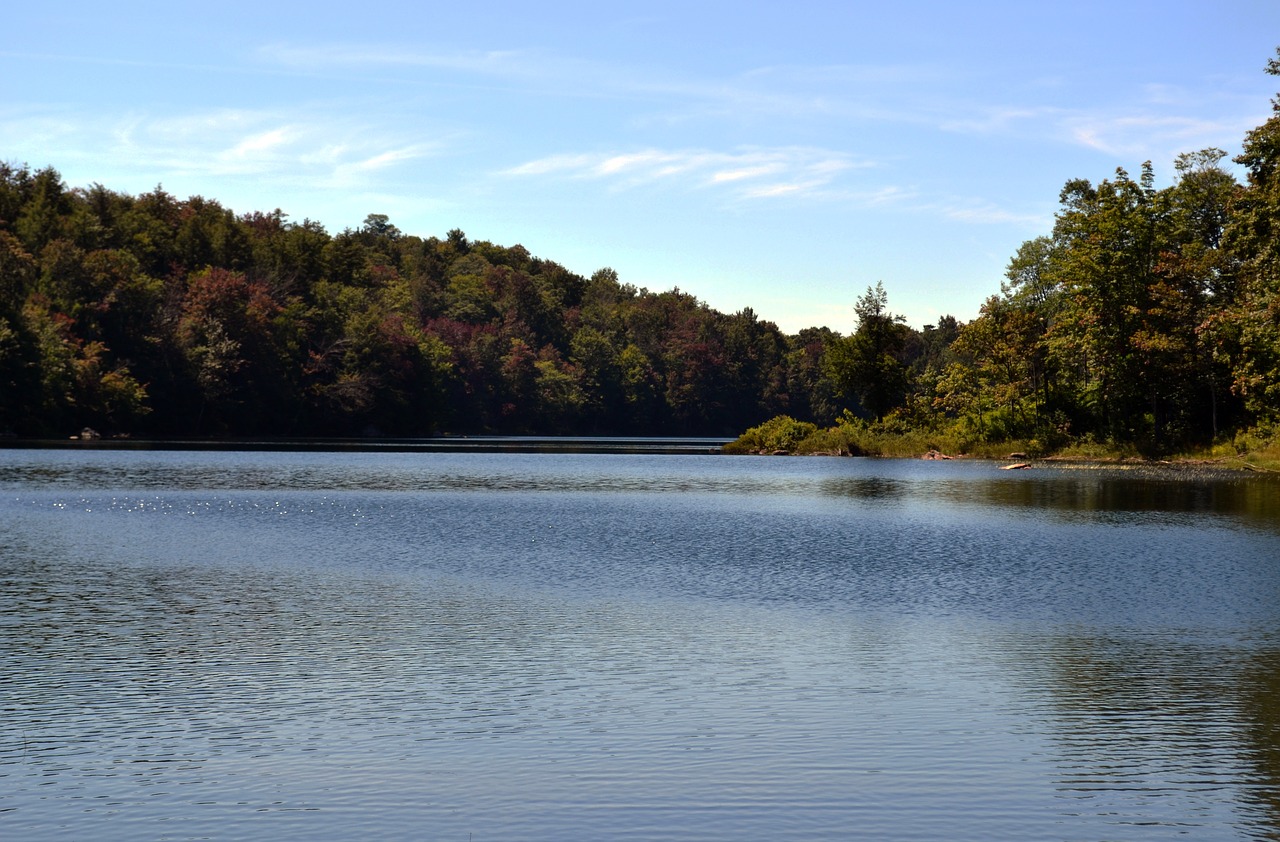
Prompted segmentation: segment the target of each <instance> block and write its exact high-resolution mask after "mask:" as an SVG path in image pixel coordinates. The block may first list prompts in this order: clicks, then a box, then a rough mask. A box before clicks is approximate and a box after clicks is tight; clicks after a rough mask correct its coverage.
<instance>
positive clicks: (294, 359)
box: [0, 164, 836, 437]
mask: <svg viewBox="0 0 1280 842" xmlns="http://www.w3.org/2000/svg"><path fill="white" fill-rule="evenodd" d="M829 339H830V334H829V333H828V332H827V331H823V330H813V331H805V332H803V333H802V334H801V335H800V336H796V337H787V336H784V335H783V334H782V333H781V332H780V331H779V330H778V328H777V327H776V326H775V325H773V324H771V323H769V322H765V321H761V320H760V319H758V318H757V317H756V315H755V314H754V313H753V312H751V311H750V310H749V309H748V310H744V311H743V312H740V313H735V314H732V315H725V314H723V313H719V312H716V311H715V310H713V309H711V308H709V307H707V306H706V305H704V304H702V303H701V302H699V301H698V300H697V299H696V298H694V297H693V296H691V295H688V294H685V293H682V292H680V291H678V290H673V291H669V292H661V293H653V292H649V291H647V290H642V289H637V288H635V287H634V286H631V285H628V284H625V283H622V282H620V281H619V279H618V277H617V274H616V273H615V272H613V271H612V270H609V269H602V270H600V271H598V272H596V273H595V274H594V275H592V276H591V277H590V278H585V277H582V276H580V275H577V274H574V273H573V272H570V271H568V270H567V269H565V268H564V267H563V266H561V265H559V264H557V263H555V262H553V261H550V260H543V259H540V258H537V257H534V256H532V255H531V254H530V253H529V252H528V251H527V250H526V249H524V248H523V247H521V246H518V245H516V246H511V247H506V248H504V247H501V246H496V245H493V244H492V243H488V242H473V241H471V240H468V238H467V237H466V236H465V234H464V233H463V232H462V231H458V230H454V231H450V232H449V233H448V234H447V236H446V237H445V238H444V239H438V238H435V237H430V238H426V239H422V238H420V237H417V236H411V235H407V234H404V233H402V232H401V231H399V230H398V229H397V228H396V227H395V226H394V225H392V224H391V223H390V221H389V220H388V219H387V217H386V216H384V215H380V214H371V215H369V216H368V217H367V219H366V220H365V222H364V224H363V225H362V226H361V227H360V228H359V229H358V230H345V231H342V232H341V233H338V234H330V233H328V232H327V231H325V229H324V227H323V226H321V225H319V224H317V223H315V222H311V221H307V220H304V221H302V222H291V221H289V220H288V218H287V217H286V216H285V214H283V213H282V212H280V211H278V210H277V211H274V212H271V213H261V212H254V213H248V214H245V215H236V214H235V213H233V212H232V211H231V210H229V209H227V208H225V207H223V206H222V205H220V204H219V203H218V202H217V201H216V200H213V199H206V198H203V197H199V196H195V197H190V198H188V199H186V200H180V199H177V198H175V197H174V196H171V195H169V194H168V193H166V192H165V191H164V190H163V189H161V188H157V189H155V190H154V191H152V192H150V193H146V194H143V195H139V196H131V195H125V194H122V193H119V192H115V191H112V190H110V189H108V188H106V187H103V186H101V185H97V184H95V185H92V186H90V187H88V188H84V189H68V188H67V186H66V185H65V184H64V183H63V181H62V179H61V177H60V176H59V174H58V173H57V172H56V171H55V170H54V169H52V168H46V169H41V170H38V171H34V172H33V171H31V170H30V169H29V168H28V167H26V166H15V165H3V164H0V432H3V433H7V434H14V435H20V436H53V435H56V436H60V437H65V436H67V435H68V434H73V433H76V432H78V431H80V430H81V428H83V427H90V428H93V429H94V430H96V431H100V432H101V433H102V434H103V435H108V436H110V435H125V434H127V435H134V436H176V435H181V436H247V435H271V436H359V435H383V436H421V435H431V434H436V433H449V432H451V433H507V434H518V433H537V434H644V435H662V434H678V435H688V434H734V433H737V432H739V431H741V430H742V429H743V428H744V427H746V426H748V425H750V424H755V423H758V422H760V421H761V420H762V419H764V418H768V417H769V416H770V415H773V414H777V413H791V414H795V415H798V416H801V417H805V418H815V419H825V420H830V419H832V418H834V416H835V412H836V406H835V403H834V398H833V395H832V388H831V386H830V384H829V383H828V381H827V380H826V379H825V377H824V375H823V368H822V359H823V351H824V348H825V347H826V343H827V342H828V341H829Z"/></svg>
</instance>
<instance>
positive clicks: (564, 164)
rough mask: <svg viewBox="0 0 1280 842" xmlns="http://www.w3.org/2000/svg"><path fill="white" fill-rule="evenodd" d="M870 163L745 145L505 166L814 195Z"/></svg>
mask: <svg viewBox="0 0 1280 842" xmlns="http://www.w3.org/2000/svg"><path fill="white" fill-rule="evenodd" d="M870 166H873V165H872V164H870V163H868V162H865V161H857V160H854V159H853V158H852V157H851V156H849V155H848V154H847V153H843V152H835V151H831V150H824V149H811V148H805V147H779V148H772V149H754V148H753V149H744V150H740V151H736V152H715V151H710V150H705V149H680V150H661V149H643V150H639V151H635V152H617V153H597V154H561V155H550V156H547V157H545V158H539V159H536V160H533V161H528V162H526V163H523V164H520V165H519V166H516V167H512V168H510V169H508V170H505V171H503V172H502V173H501V175H505V176H509V177H534V176H553V175H560V176H564V177H568V178H573V179H594V180H600V181H607V182H609V183H610V184H612V185H613V186H615V187H617V188H631V187H637V186H640V185H646V184H655V183H667V184H670V185H671V186H673V187H694V188H722V189H728V190H730V191H731V192H732V193H734V194H735V195H737V196H738V197H740V198H772V197H780V196H792V195H798V194H810V195H816V194H817V192H818V191H819V190H821V189H822V188H824V187H826V186H827V185H830V184H831V183H832V182H833V181H835V180H836V179H837V178H838V177H839V176H840V174H841V173H843V172H845V171H847V170H850V169H853V168H856V167H870Z"/></svg>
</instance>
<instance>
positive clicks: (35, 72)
mask: <svg viewBox="0 0 1280 842" xmlns="http://www.w3.org/2000/svg"><path fill="white" fill-rule="evenodd" d="M1278 45H1280V3H1278V2H1274V0H1214V2H1209V0H1198V1H1197V2H1190V0H1164V1H1163V2H1145V1H1144V0H1138V1H1136V2H1126V0H1111V2H1092V0H1083V2H1080V0H1077V1H1076V2H1072V3H1032V2H1027V0H1021V2H991V3H978V2H974V3H956V2H954V0H950V1H949V2H933V0H930V1H929V2H911V0H901V2H898V3H896V4H890V3H885V2H883V0H880V1H879V2H874V3H870V2H865V3H864V2H845V3H817V2H805V0H793V1H792V2H788V3H780V2H779V3H751V2H731V3H729V2H697V1H696V0H685V2H680V3H669V2H661V1H659V2H646V3H642V4H624V3H613V4H611V3H600V2H592V3H585V2H582V3H579V2H572V3H562V2H554V0H545V1H544V2H538V3H488V2H469V3H459V2H453V3H429V2H421V3H399V2H380V3H368V4H356V3H351V2H344V3H330V2H320V1H319V0H318V1H317V2H310V3H306V4H301V3H297V4H294V3H270V2H265V0H264V2H256V3H243V2H238V0H232V1H231V2H220V3H213V4H199V5H198V6H197V5H195V4H192V5H191V6H190V7H188V6H187V5H186V4H181V3H172V2H165V3H159V2H157V3H136V2H127V0H122V2H117V3H112V4H104V3H97V2H95V3H79V2H72V3H59V2H56V0H54V1H53V2H50V3H47V4H41V5H38V4H34V3H23V4H15V6H14V7H13V8H9V9H7V10H6V12H5V26H4V31H3V32H2V33H0V159H3V160H6V161H9V162H12V163H28V164H30V165H32V166H33V167H43V166H46V165H49V166H53V167H55V168H56V169H58V170H59V172H61V173H62V175H63V177H64V179H65V180H66V181H67V183H68V184H69V185H71V186H73V187H78V186H86V185H88V184H90V183H93V182H98V183H101V184H104V185H105V186H107V187H109V188H112V189H116V190H121V191H125V192H129V193H140V192H145V191H147V190H150V189H151V188H153V187H155V186H156V185H157V184H162V185H163V186H164V188H165V189H166V190H168V191H169V192H171V193H174V194H176V195H178V196H181V197H186V196H189V195H196V194H198V195H202V196H206V197H210V198H216V199H218V200H220V201H221V202H223V204H225V205H227V206H229V207H231V208H232V209H234V210H235V211H236V212H238V213H244V212H247V211H251V210H264V211H266V210H272V209H274V208H277V207H278V208H280V209H282V210H283V211H284V212H285V213H287V214H289V216H290V218H292V219H294V220H297V221H300V220H302V219H303V218H311V219H314V220H318V221H320V222H322V223H324V224H325V225H326V227H328V229H329V230H330V231H332V232H337V231H340V230H342V229H343V228H345V227H349V226H350V227H356V226H359V225H360V224H361V223H362V221H363V220H364V218H365V216H366V215H368V214H370V213H385V214H387V215H389V216H390V217H391V221H392V222H393V223H394V224H395V225H397V226H398V227H399V228H400V229H401V230H403V231H405V232H406V233H411V234H419V235H422V236H431V235H436V236H443V235H444V234H445V233H446V232H447V231H448V230H449V229H452V228H461V229H462V230H463V231H465V232H466V233H467V235H468V236H469V237H470V238H472V239H483V240H490V241H493V242H495V243H499V244H502V245H508V246H509V245H515V244H517V243H519V244H522V245H524V246H525V247H526V248H527V249H529V251H530V252H532V253H533V254H535V255H537V256H539V257H544V258H548V259H552V260H556V261H558V262H560V263H562V264H564V265H566V266H567V267H568V268H570V269H572V270H574V271H576V272H580V273H582V274H584V275H585V274H590V273H591V272H593V271H595V270H596V269H598V268H601V267H603V266H611V267H613V268H614V269H616V270H617V271H618V273H619V275H620V276H621V279H622V280H623V281H625V282H628V283H632V284H635V285H636V286H640V287H647V288H649V289H652V290H664V289H670V288H672V287H679V288H680V289H682V290H684V291H687V292H690V293H692V294H694V295H696V296H698V297H699V298H700V299H702V300H704V301H706V302H707V303H708V304H710V305H711V306H713V307H716V308H717V309H720V310H723V311H726V312H733V311H737V310H740V309H742V308H744V307H751V308H752V309H754V310H755V311H756V313H757V314H758V315H759V316H761V317H762V318H766V319H770V320H772V321H775V322H777V323H778V324H779V325H780V326H781V327H782V328H783V329H784V330H787V331H789V332H794V331H797V330H799V329H801V328H803V327H807V326H811V325H827V326H830V327H832V328H833V329H835V330H839V331H841V332H848V331H849V330H851V329H852V328H853V326H854V316H853V310H852V305H853V302H854V300H855V299H856V298H857V297H858V296H859V295H860V294H861V293H862V292H863V291H864V290H865V289H866V288H867V287H868V286H870V285H874V284H875V283H876V282H877V281H882V282H883V283H884V285H885V288H886V290H887V291H888V294H889V303H890V307H891V308H892V309H893V310H894V311H895V312H899V313H902V314H904V315H905V316H906V317H907V320H908V322H909V323H911V324H913V325H915V326H917V327H919V326H921V325H923V324H926V323H930V322H933V321H934V320H936V319H937V317H938V316H939V315H942V314H947V313H950V314H953V315H955V316H957V317H958V318H961V319H962V320H967V319H969V318H972V317H973V316H974V315H976V314H977V310H978V307H979V306H980V305H981V303H982V301H983V300H984V299H985V298H986V297H987V296H989V295H992V294H994V293H996V292H998V291H999V285H1000V281H1001V280H1002V277H1003V271H1004V267H1005V265H1006V264H1007V262H1008V259H1009V257H1010V256H1011V255H1012V254H1013V253H1014V251H1015V250H1016V249H1017V247H1018V246H1019V244H1021V243H1022V242H1023V241H1024V240H1027V239H1029V238H1031V237H1034V236H1037V235H1039V234H1043V233H1047V232H1048V230H1049V228H1050V226H1051V225H1052V220H1053V214H1054V211H1055V209H1056V205H1057V197H1058V192H1059V190H1060V189H1061V187H1062V185H1063V184H1064V183H1065V182H1066V181H1067V180H1068V179H1071V178H1088V179H1091V180H1094V181H1099V180H1102V179H1104V178H1108V177H1110V176H1112V175H1113V174H1114V171H1115V168H1116V167H1124V168H1126V169H1127V170H1129V171H1130V172H1131V173H1134V174H1136V173H1137V172H1138V171H1139V169H1140V167H1141V165H1142V162H1143V161H1146V160H1151V161H1152V162H1153V164H1154V165H1155V168H1156V174H1157V179H1158V181H1159V182H1160V183H1161V184H1164V183H1167V181H1168V179H1169V178H1170V177H1171V174H1172V171H1173V159H1174V157H1175V156H1176V155H1177V154H1178V153H1180V152H1184V151H1192V150H1196V149H1201V148H1204V147H1207V146H1217V147H1221V148H1223V149H1225V150H1227V151H1228V152H1229V153H1231V154H1232V155H1234V154H1236V153H1237V152H1238V151H1239V145H1240V141H1241V139H1242V138H1243V136H1244V133H1245V132H1246V131H1247V130H1248V129H1250V128H1252V127H1253V126H1256V125H1258V124H1259V123H1261V122H1262V121H1263V120H1265V119H1266V118H1267V117H1268V116H1269V115H1270V113H1271V105H1270V98H1271V97H1272V95H1273V94H1274V93H1275V92H1276V91H1277V89H1278V88H1280V80H1277V79H1275V78H1273V77H1270V76H1267V75H1266V74H1264V73H1263V71H1262V68H1263V66H1264V65H1265V63H1266V61H1267V59H1268V58H1270V57H1271V56H1272V55H1273V54H1274V52H1275V48H1276V47H1277V46H1278Z"/></svg>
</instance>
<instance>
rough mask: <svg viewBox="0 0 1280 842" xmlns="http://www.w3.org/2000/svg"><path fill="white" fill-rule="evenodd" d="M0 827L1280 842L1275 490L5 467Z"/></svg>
mask: <svg viewBox="0 0 1280 842" xmlns="http://www.w3.org/2000/svg"><path fill="white" fill-rule="evenodd" d="M0 581H2V582H3V588H2V590H0V838H2V839H5V840H41V839H93V840H102V841H105V840H145V839H166V840H186V839H224V838H225V839H230V838H235V839H264V840H265V839H270V840H285V839H299V840H301V839H322V838H323V839H426V840H437V839H438V840H457V841H458V842H463V840H474V842H480V840H513V839H530V840H579V839H582V840H594V839H610V840H613V839H617V840H631V839H637V840H639V839H646V840H648V839H699V840H704V839H705V840H717V839H723V840H756V839H759V840H789V839H806V840H813V839H876V840H942V839H945V840H991V839H1017V840H1103V839H1106V840H1168V839H1174V838H1186V839H1194V840H1217V839H1272V840H1274V839H1280V485H1277V484H1276V483H1274V482H1270V481H1268V480H1267V479H1266V478H1262V477H1228V476H1222V475H1212V474H1203V475H1195V476H1189V475H1186V474H1169V473H1160V472H1151V471H1137V470H1118V469H1105V470H1104V469H1083V468H1075V469H1073V468H1037V469H1035V470H1031V471H1021V472H1003V471H1000V470H998V469H997V467H996V466H995V465H992V464H989V463H981V462H915V461H891V460H869V459H827V458H813V459H801V458H794V459H783V458H777V459H774V458H753V457H725V456H709V455H678V456H674V455H647V454H604V455H602V454H537V453H478V452H437V453H423V452H420V453H397V452H375V453H361V452H344V453H314V452H293V453H280V452H185V451H168V452H157V451H110V450H0Z"/></svg>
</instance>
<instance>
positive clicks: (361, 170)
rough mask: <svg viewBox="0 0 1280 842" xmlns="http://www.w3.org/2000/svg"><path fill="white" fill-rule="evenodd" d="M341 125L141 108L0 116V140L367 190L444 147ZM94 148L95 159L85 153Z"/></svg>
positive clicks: (163, 166)
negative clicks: (160, 113) (100, 112)
mask: <svg viewBox="0 0 1280 842" xmlns="http://www.w3.org/2000/svg"><path fill="white" fill-rule="evenodd" d="M333 125H334V122H333V120H332V119H331V117H330V116H329V115H328V114H327V113H325V112H323V111H308V110H307V109H295V110H289V111H272V110H237V109H210V110H207V111H193V112H189V113H185V114H179V115H176V116H164V117H156V116H153V115H150V114H147V113H143V112H134V113H128V114H104V115H90V116H84V115H79V114H74V115H73V114H52V113H50V114H39V113H31V114H28V115H25V116H16V117H10V118H9V119H5V120H3V121H0V143H2V144H4V145H5V146H6V147H7V148H9V149H13V150H14V151H15V152H16V153H18V154H19V155H26V156H34V155H36V154H38V155H39V162H40V163H41V164H43V163H45V162H58V163H62V162H68V161H72V160H78V159H81V158H85V157H94V156H97V157H105V158H106V159H108V160H110V161H111V166H112V169H115V170H126V171H130V170H131V171H138V172H146V173H149V174H151V175H150V178H152V179H155V180H165V179H169V178H172V177H173V176H175V175H182V176H219V177H221V176H244V177H254V178H259V179H263V180H264V181H266V182H271V183H282V182H307V183H309V184H313V185H315V186H322V187H324V186H329V187H333V186H341V187H344V188H350V187H361V186H365V185H367V184H372V183H373V181H374V180H375V179H378V178H379V177H380V174H381V173H384V172H387V171H390V170H392V169H394V168H395V167H397V166H400V165H403V164H406V163H408V162H410V161H413V160H415V159H418V158H423V157H426V156H429V155H432V154H436V152H437V151H438V146H439V145H438V144H424V143H406V142H405V140H406V138H405V136H404V134H403V133H399V132H396V131H394V130H392V129H389V128H387V127H386V126H382V125H374V124H364V125H361V124H352V123H350V122H347V123H344V124H343V128H342V131H341V132H340V133H337V134H336V135H335V133H334V131H333ZM89 149H91V150H94V151H93V155H92V156H88V155H87V153H86V151H85V150H89Z"/></svg>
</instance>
